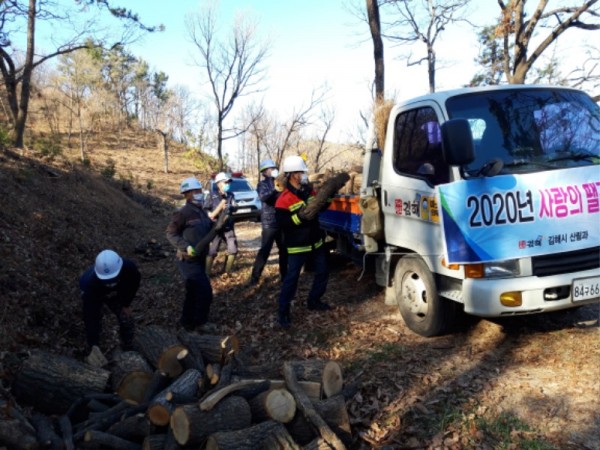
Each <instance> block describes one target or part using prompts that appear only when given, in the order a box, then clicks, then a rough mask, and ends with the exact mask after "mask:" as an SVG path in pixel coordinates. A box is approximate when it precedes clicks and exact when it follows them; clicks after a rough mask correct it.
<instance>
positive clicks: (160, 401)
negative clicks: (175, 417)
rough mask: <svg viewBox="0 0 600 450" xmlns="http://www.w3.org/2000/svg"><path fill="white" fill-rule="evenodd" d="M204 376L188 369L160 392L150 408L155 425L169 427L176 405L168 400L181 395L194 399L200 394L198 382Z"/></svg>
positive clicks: (151, 402) (149, 413)
mask: <svg viewBox="0 0 600 450" xmlns="http://www.w3.org/2000/svg"><path fill="white" fill-rule="evenodd" d="M201 378H202V374H201V373H200V372H199V371H198V370H196V369H188V370H186V371H185V372H184V373H183V374H181V376H179V377H178V378H177V379H176V380H175V381H173V383H171V385H170V386H168V387H167V388H166V389H164V390H163V391H161V392H159V393H158V394H157V395H156V396H155V397H154V398H153V399H152V400H151V401H150V405H149V406H148V412H147V414H148V418H149V419H150V422H152V423H153V424H154V425H160V426H163V425H167V424H168V423H169V419H170V418H171V413H172V412H173V410H174V409H175V406H176V405H175V404H174V403H171V402H170V401H169V400H168V397H169V396H170V398H171V399H172V398H173V397H172V394H175V395H180V396H183V397H186V398H190V397H191V398H193V397H195V396H196V395H197V392H198V381H199V380H200V379H201ZM196 398H197V397H196Z"/></svg>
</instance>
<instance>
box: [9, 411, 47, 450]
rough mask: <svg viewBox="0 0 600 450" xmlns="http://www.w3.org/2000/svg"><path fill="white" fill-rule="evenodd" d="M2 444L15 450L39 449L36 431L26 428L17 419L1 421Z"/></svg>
mask: <svg viewBox="0 0 600 450" xmlns="http://www.w3.org/2000/svg"><path fill="white" fill-rule="evenodd" d="M0 444H1V445H6V446H7V447H6V448H9V449H14V450H32V449H37V448H38V442H37V439H36V435H35V431H32V430H30V429H29V428H27V427H24V426H23V424H22V423H21V422H20V421H18V420H16V419H9V420H5V419H0Z"/></svg>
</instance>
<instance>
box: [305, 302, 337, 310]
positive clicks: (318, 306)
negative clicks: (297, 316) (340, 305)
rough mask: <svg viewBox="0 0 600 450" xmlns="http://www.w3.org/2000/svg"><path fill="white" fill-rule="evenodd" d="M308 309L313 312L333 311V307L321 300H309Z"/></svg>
mask: <svg viewBox="0 0 600 450" xmlns="http://www.w3.org/2000/svg"><path fill="white" fill-rule="evenodd" d="M307 307H308V309H309V310H311V311H329V310H330V309H331V306H329V305H328V304H327V303H323V302H322V301H321V300H316V301H314V300H309V301H308V304H307Z"/></svg>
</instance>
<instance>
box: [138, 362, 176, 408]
mask: <svg viewBox="0 0 600 450" xmlns="http://www.w3.org/2000/svg"><path fill="white" fill-rule="evenodd" d="M171 381H173V380H172V379H171V378H170V377H169V375H167V374H166V373H165V372H163V371H162V370H159V369H156V370H155V371H154V373H153V374H152V378H151V379H150V382H149V383H148V387H147V388H146V392H145V393H144V400H143V402H142V403H148V402H149V401H150V400H152V399H153V398H154V397H155V396H156V395H157V394H158V393H159V392H160V391H162V390H163V389H165V388H166V387H167V386H168V385H169V384H171Z"/></svg>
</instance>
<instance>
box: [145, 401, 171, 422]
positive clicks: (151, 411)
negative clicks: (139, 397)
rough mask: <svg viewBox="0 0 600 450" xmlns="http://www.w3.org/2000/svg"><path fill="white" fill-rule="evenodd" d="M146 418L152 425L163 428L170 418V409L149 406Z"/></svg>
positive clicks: (163, 406)
mask: <svg viewBox="0 0 600 450" xmlns="http://www.w3.org/2000/svg"><path fill="white" fill-rule="evenodd" d="M148 418H149V419H150V422H152V423H153V424H154V425H158V426H161V427H162V426H165V425H167V424H168V423H169V419H170V418H171V411H170V409H169V408H168V407H167V406H166V405H163V404H155V405H150V406H149V407H148Z"/></svg>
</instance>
